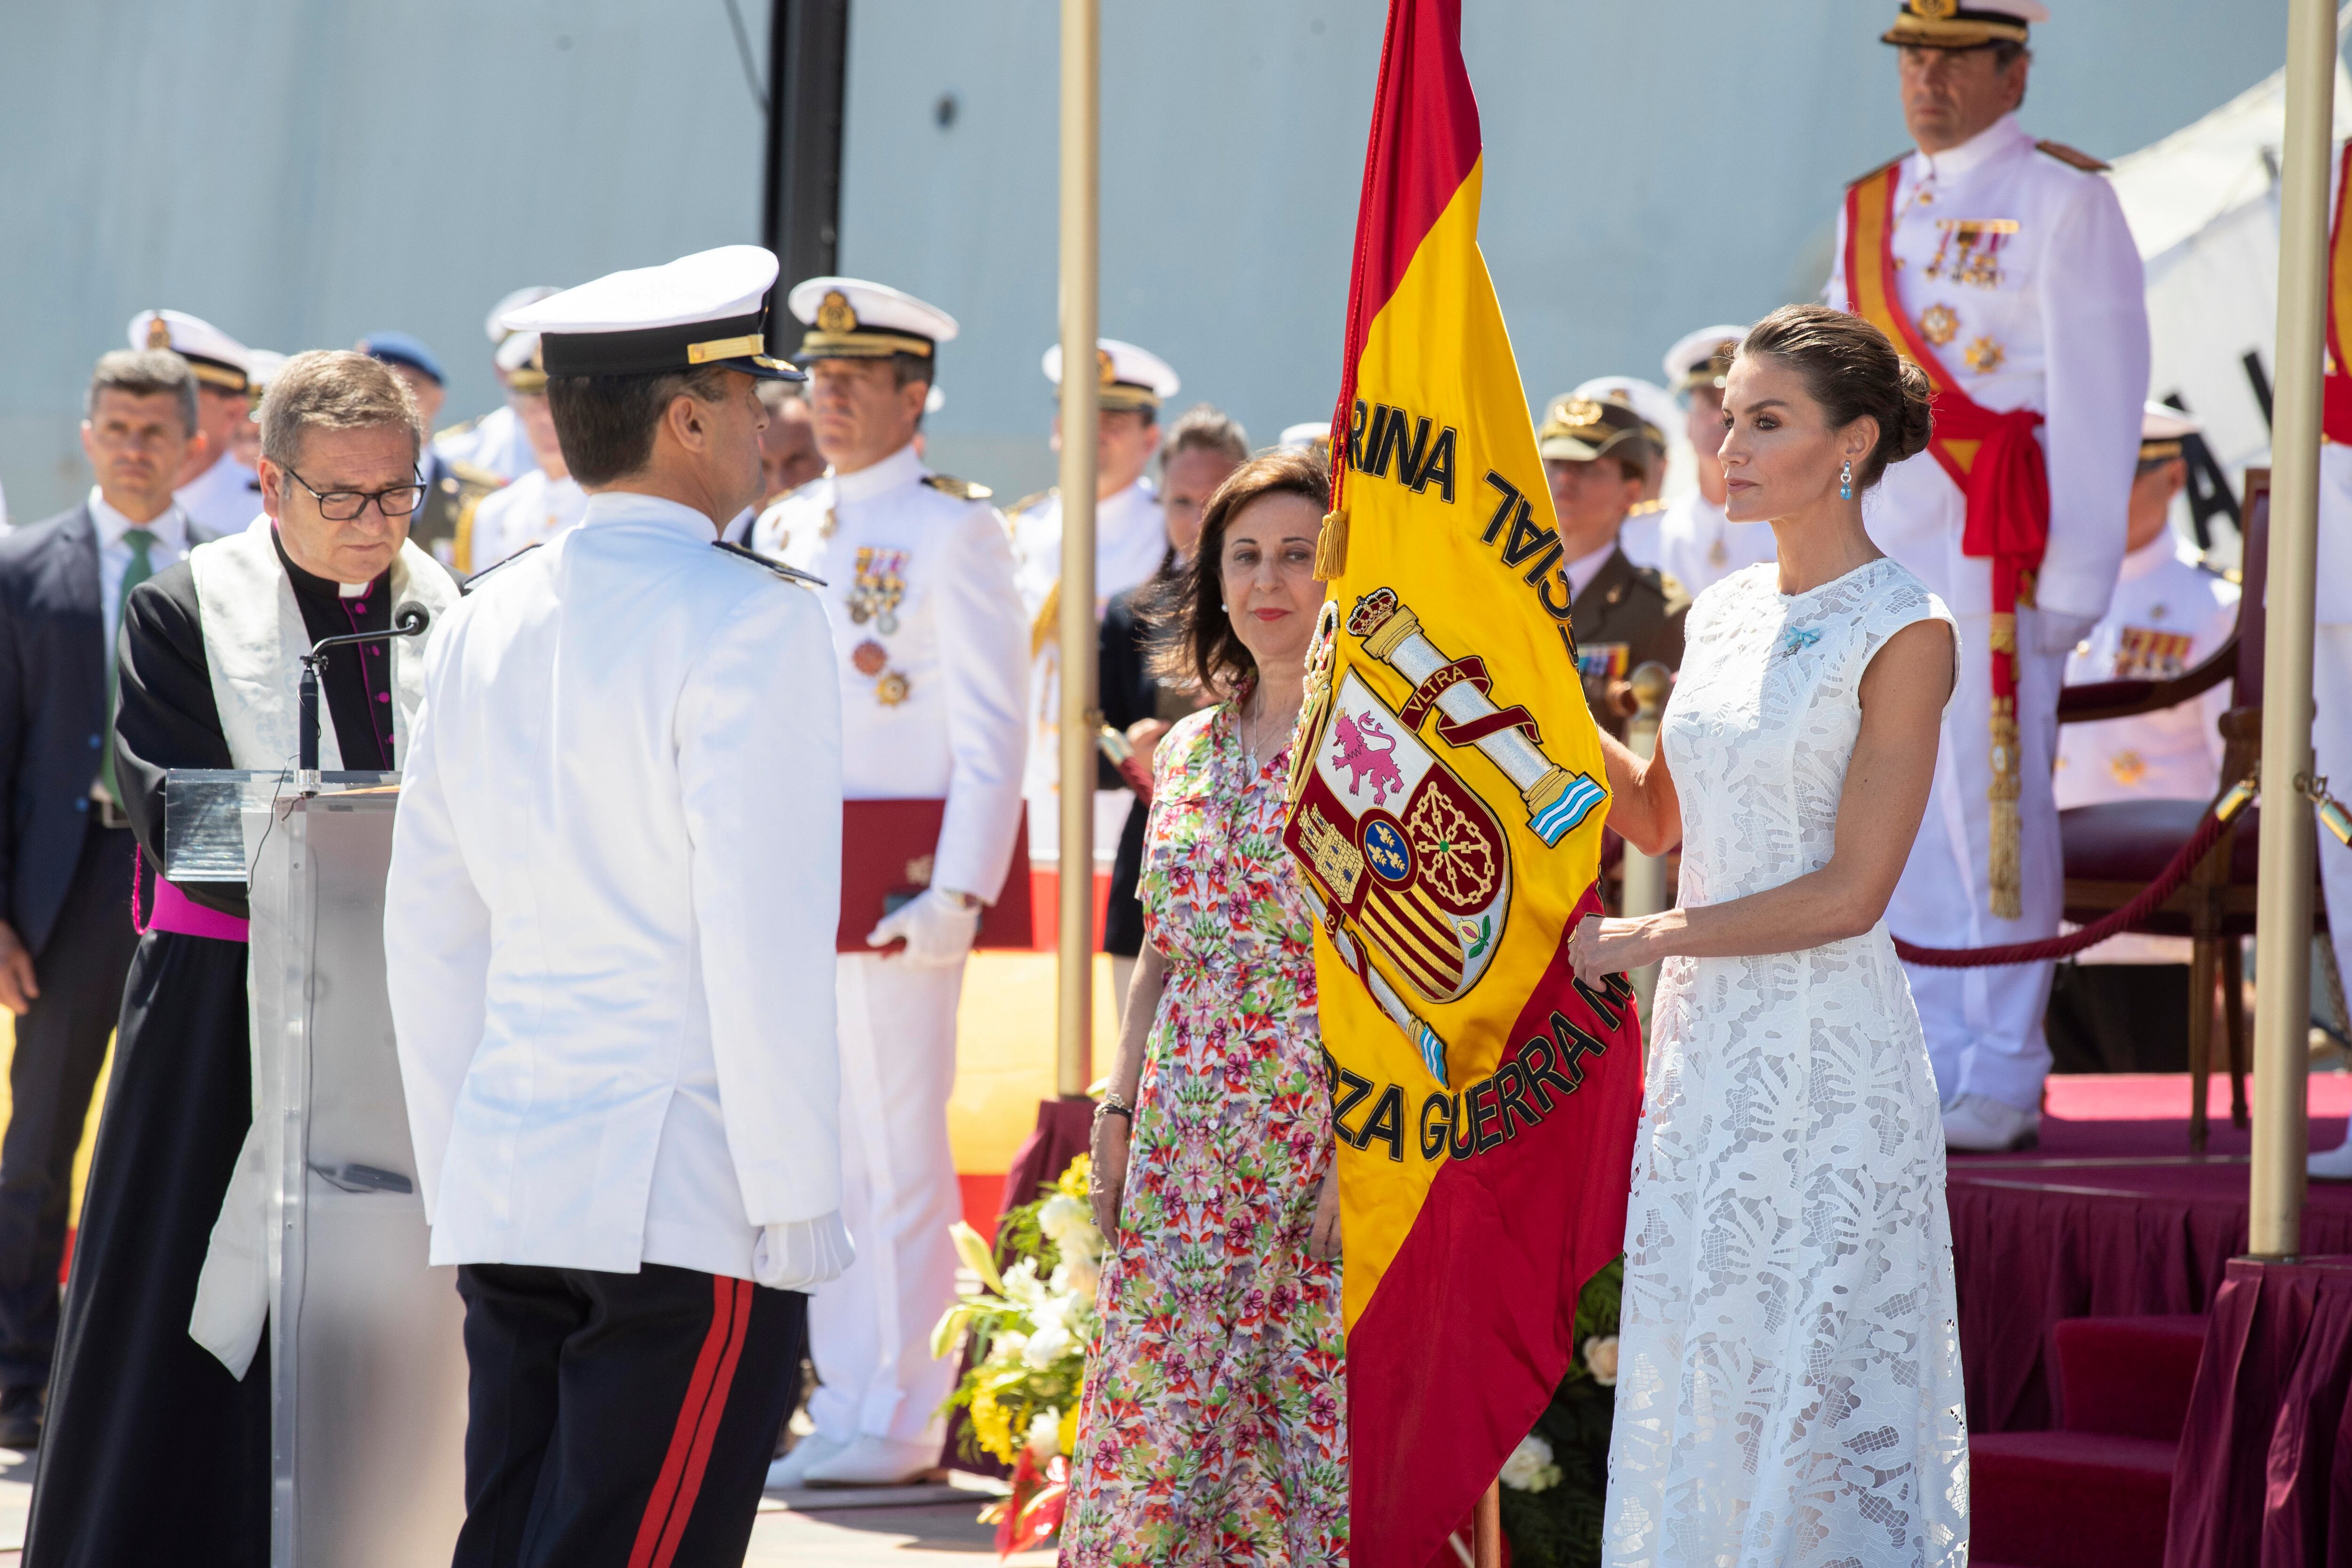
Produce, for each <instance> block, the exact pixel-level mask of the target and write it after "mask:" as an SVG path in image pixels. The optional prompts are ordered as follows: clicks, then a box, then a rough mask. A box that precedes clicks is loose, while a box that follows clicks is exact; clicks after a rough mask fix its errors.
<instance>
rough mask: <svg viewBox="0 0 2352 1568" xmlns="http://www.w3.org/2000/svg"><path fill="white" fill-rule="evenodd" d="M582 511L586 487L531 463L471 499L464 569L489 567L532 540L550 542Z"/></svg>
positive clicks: (575, 525)
mask: <svg viewBox="0 0 2352 1568" xmlns="http://www.w3.org/2000/svg"><path fill="white" fill-rule="evenodd" d="M587 515H588V493H587V492H586V491H585V490H583V489H582V488H581V487H580V482H579V481H578V480H577V479H573V478H571V477H569V476H566V477H564V478H562V479H554V478H551V477H549V476H548V472H547V470H546V469H544V468H534V469H532V470H531V471H530V473H528V474H526V475H524V476H522V477H521V478H520V479H518V480H516V481H515V482H514V483H513V484H511V485H509V486H507V487H506V488H505V489H503V490H493V491H491V492H490V493H489V494H488V495H487V496H485V497H482V498H481V500H480V501H479V502H478V503H477V504H476V505H475V507H474V528H473V534H472V537H471V539H470V541H469V549H468V551H467V563H468V564H467V570H469V571H488V570H489V569H490V568H492V567H494V566H496V565H498V564H499V562H500V561H502V560H504V559H507V557H509V556H510V555H514V554H516V553H518V552H520V551H521V550H524V549H529V548H530V547H531V546H532V545H543V544H551V543H552V542H553V541H554V540H555V539H556V538H557V537H558V536H559V535H562V534H566V533H569V532H570V531H571V530H572V529H573V528H578V527H579V526H580V519H581V518H583V517H586V516H587Z"/></svg>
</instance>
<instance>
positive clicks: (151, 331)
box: [147, 314, 172, 349]
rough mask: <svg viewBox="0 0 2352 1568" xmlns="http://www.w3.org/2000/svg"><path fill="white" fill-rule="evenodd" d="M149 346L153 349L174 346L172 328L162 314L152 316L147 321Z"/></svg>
mask: <svg viewBox="0 0 2352 1568" xmlns="http://www.w3.org/2000/svg"><path fill="white" fill-rule="evenodd" d="M147 346H148V347H149V348H151V349H168V348H170V347H171V346H172V329H171V328H170V327H169V326H168V325H166V324H165V322H164V320H163V316H162V315H161V314H158V315H156V316H154V317H152V319H149V321H148V323H147Z"/></svg>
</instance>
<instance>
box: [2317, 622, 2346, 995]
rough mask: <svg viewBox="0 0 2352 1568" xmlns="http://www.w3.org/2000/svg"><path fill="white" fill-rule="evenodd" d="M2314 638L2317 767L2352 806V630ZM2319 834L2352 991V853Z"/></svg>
mask: <svg viewBox="0 0 2352 1568" xmlns="http://www.w3.org/2000/svg"><path fill="white" fill-rule="evenodd" d="M2312 633H2313V647H2312V666H2311V696H2312V702H2313V705H2314V706H2315V707H2316V708H2317V709H2318V715H2317V716H2316V717H2315V718H2314V720H2313V721H2312V726H2311V747H2312V751H2313V754H2314V755H2313V762H2312V766H2313V768H2314V770H2315V771H2316V772H2317V773H2318V774H2319V776H2320V777H2321V778H2323V779H2326V780H2327V792H2328V793H2329V794H2331V795H2333V796H2335V797H2336V799H2337V800H2342V801H2345V802H2346V803H2347V805H2352V625H2335V626H2329V625H2320V626H2315V627H2313V628H2312ZM2318 832H2319V882H2320V886H2321V888H2322V890H2323V891H2324V892H2325V893H2326V897H2327V925H2328V939H2329V942H2330V944H2331V945H2332V946H2334V947H2335V949H2336V973H2338V974H2339V975H2342V976H2343V977H2344V979H2345V983H2346V984H2347V986H2352V849H2347V848H2345V847H2344V845H2343V844H2342V843H2341V842H2340V841H2338V840H2337V839H2336V835H2335V834H2334V833H2331V832H2329V831H2327V830H2326V828H2321V829H2319V830H2318ZM2312 983H2313V986H2314V987H2315V988H2318V987H2320V986H2322V985H2323V984H2324V983H2325V982H2324V981H2322V980H2321V978H2320V977H2318V976H2316V975H2315V976H2313V977H2312ZM2319 995H2320V996H2321V997H2322V998H2325V997H2326V991H2325V990H2321V991H2320V992H2319ZM2336 1021H2337V1022H2338V1023H2342V1022H2343V1021H2344V1020H2343V1019H2337V1020H2336Z"/></svg>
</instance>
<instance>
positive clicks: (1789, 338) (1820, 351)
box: [1739, 305, 1936, 490]
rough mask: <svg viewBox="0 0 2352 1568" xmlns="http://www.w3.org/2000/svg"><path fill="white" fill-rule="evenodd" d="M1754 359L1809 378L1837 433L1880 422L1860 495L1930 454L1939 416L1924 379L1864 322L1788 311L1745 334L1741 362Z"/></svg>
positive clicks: (1806, 309) (1816, 311) (1819, 308)
mask: <svg viewBox="0 0 2352 1568" xmlns="http://www.w3.org/2000/svg"><path fill="white" fill-rule="evenodd" d="M1750 354H1769V355H1770V356H1771V357H1772V358H1774V359H1776V360H1780V361H1783V362H1784V363H1786V364H1787V365H1789V367H1790V369H1792V370H1794V371H1796V372H1797V373H1798V375H1800V376H1801V377H1802V378H1804V382H1805V390H1806V392H1809V393H1811V396H1812V399H1813V401H1814V402H1817V403H1819V404H1821V407H1822V417H1823V418H1824V420H1825V421H1826V422H1827V423H1828V424H1829V427H1830V428H1831V429H1832V430H1843V428H1845V427H1846V426H1847V425H1849V424H1852V423H1853V422H1854V421H1855V420H1857V419H1860V418H1862V417H1863V416H1864V414H1868V415H1869V416H1870V417H1871V418H1873V419H1874V420H1876V421H1877V422H1878V444H1876V445H1875V446H1873V447H1872V448H1871V449H1870V455H1869V456H1867V457H1865V458H1864V459H1863V461H1862V463H1861V465H1859V468H1858V471H1857V472H1856V473H1855V475H1854V476H1853V480H1854V488H1855V489H1857V490H1867V489H1868V488H1870V487H1871V486H1873V485H1875V484H1877V483H1878V481H1879V479H1880V477H1881V476H1883V475H1885V472H1886V467H1887V465H1888V464H1890V463H1900V462H1902V461H1903V460H1904V459H1905V458H1906V457H1916V456H1917V455H1919V454H1920V453H1922V452H1924V451H1926V450H1927V442H1928V439H1929V438H1930V437H1931V436H1933V435H1934V434H1935V431H1936V415H1935V412H1934V410H1933V408H1932V407H1931V406H1930V405H1931V402H1932V400H1933V396H1934V393H1933V392H1932V390H1931V389H1930V388H1929V386H1928V384H1927V372H1926V371H1922V370H1921V369H1920V368H1919V367H1918V366H1917V365H1915V364H1913V363H1912V362H1911V361H1908V360H1906V359H1905V358H1904V357H1903V356H1902V355H1901V354H1900V353H1898V352H1896V351H1895V345H1894V344H1893V343H1890V342H1888V341H1887V340H1886V334H1885V333H1884V332H1882V331H1880V330H1879V329H1877V328H1875V327H1874V326H1872V325H1871V324H1870V323H1869V322H1867V321H1865V320H1864V319H1862V318H1861V317H1859V316H1852V315H1848V314H1847V313H1846V312H1845V311H1843V310H1832V309H1831V308H1829V307H1828V306H1826V305H1783V306H1782V307H1780V309H1778V310H1775V311H1773V312H1772V314H1770V315H1769V316H1767V317H1765V318H1764V319H1762V320H1761V321H1759V322H1757V323H1756V325H1755V326H1753V327H1751V328H1749V329H1748V336H1747V338H1746V339H1745V340H1743V341H1742V342H1741V343H1740V345H1739V357H1743V358H1744V357H1746V356H1748V355H1750Z"/></svg>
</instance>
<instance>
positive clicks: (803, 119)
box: [763, 0, 849, 285]
mask: <svg viewBox="0 0 2352 1568" xmlns="http://www.w3.org/2000/svg"><path fill="white" fill-rule="evenodd" d="M774 7H775V8H774V12H773V18H772V26H771V27H770V29H769V38H770V64H769V71H768V80H769V82H770V84H771V86H770V89H769V93H768V159H767V200H766V203H765V207H764V225H763V226H764V227H765V229H766V231H767V235H768V248H769V249H771V250H772V251H774V252H775V253H776V256H777V259H778V260H779V261H781V262H782V265H783V277H784V281H785V282H786V283H787V284H788V285H789V284H791V283H793V282H796V281H798V280H799V279H801V278H803V277H822V276H824V274H826V273H830V272H832V271H833V270H834V269H835V256H836V254H837V235H838V233H839V229H840V224H841V111H842V93H843V78H844V75H845V71H844V68H845V66H846V64H847V63H848V58H849V0H774Z"/></svg>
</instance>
